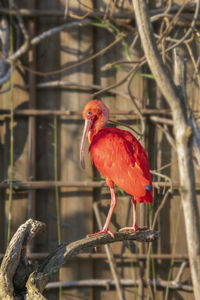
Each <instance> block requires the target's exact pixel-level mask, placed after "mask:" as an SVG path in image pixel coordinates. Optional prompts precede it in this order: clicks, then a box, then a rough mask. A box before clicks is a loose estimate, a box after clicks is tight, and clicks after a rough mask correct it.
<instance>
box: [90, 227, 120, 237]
mask: <svg viewBox="0 0 200 300" xmlns="http://www.w3.org/2000/svg"><path fill="white" fill-rule="evenodd" d="M104 233H108V234H109V235H110V236H111V237H112V238H113V239H114V234H113V233H112V232H111V231H110V230H108V228H105V229H102V230H101V231H99V232H95V233H91V234H87V237H91V236H95V235H99V234H104Z"/></svg>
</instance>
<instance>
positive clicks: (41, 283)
mask: <svg viewBox="0 0 200 300" xmlns="http://www.w3.org/2000/svg"><path fill="white" fill-rule="evenodd" d="M158 237H159V232H157V231H153V230H148V229H144V230H141V231H137V232H136V234H134V233H133V232H131V231H124V232H120V233H118V232H117V233H115V234H114V239H113V238H112V237H111V236H110V235H109V234H101V235H97V236H92V237H86V238H84V239H81V240H78V241H75V242H72V243H70V244H63V245H61V246H60V247H58V248H57V249H56V250H55V251H54V252H53V253H52V254H50V255H49V256H48V257H47V258H46V259H45V261H44V262H43V263H42V264H41V266H40V268H39V270H38V271H37V272H33V273H32V274H31V275H30V277H29V280H28V282H27V285H26V287H27V289H28V290H34V291H37V292H38V291H39V292H43V290H44V288H45V286H46V284H47V283H48V281H49V279H50V278H51V276H52V275H53V274H54V273H56V272H57V271H58V270H59V268H61V267H62V265H63V264H64V263H65V262H66V261H67V260H69V259H70V258H71V257H73V256H75V255H76V254H78V253H80V252H83V251H84V250H87V249H88V248H94V247H98V246H100V245H105V244H111V243H114V242H119V241H124V240H133V241H137V242H153V241H155V240H156V239H157V238H158ZM32 297H33V295H32Z"/></svg>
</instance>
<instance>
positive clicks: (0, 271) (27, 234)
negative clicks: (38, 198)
mask: <svg viewBox="0 0 200 300" xmlns="http://www.w3.org/2000/svg"><path fill="white" fill-rule="evenodd" d="M45 227H46V226H45V224H44V223H41V222H39V221H34V220H32V219H29V220H28V221H26V223H24V224H23V225H21V226H20V227H19V229H18V230H17V232H16V233H15V234H14V236H13V238H12V240H11V241H10V244H9V246H8V248H7V250H6V253H5V256H4V258H3V261H2V264H1V268H0V298H1V299H8V300H11V299H14V297H13V292H14V286H13V279H14V276H15V284H18V281H19V279H18V273H17V268H18V267H19V269H18V271H19V273H20V274H19V276H20V281H21V280H22V281H23V277H24V276H25V274H26V272H27V269H26V268H24V270H23V272H24V276H22V272H21V271H22V270H21V269H20V261H22V264H24V255H25V254H24V247H25V246H26V244H27V242H28V241H29V240H30V239H32V238H33V237H34V236H35V235H36V234H38V233H39V232H41V231H44V229H45ZM26 267H27V268H28V266H26ZM26 275H28V274H26ZM24 284H25V282H24Z"/></svg>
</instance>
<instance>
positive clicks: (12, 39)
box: [0, 0, 200, 300]
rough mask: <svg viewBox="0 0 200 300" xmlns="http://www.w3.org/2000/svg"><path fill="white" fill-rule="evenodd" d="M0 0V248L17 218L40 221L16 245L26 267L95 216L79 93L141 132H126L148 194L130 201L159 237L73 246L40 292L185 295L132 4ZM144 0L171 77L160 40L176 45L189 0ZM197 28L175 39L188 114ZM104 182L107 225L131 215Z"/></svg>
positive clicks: (180, 246) (173, 194) (162, 109)
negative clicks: (141, 150) (40, 226)
mask: <svg viewBox="0 0 200 300" xmlns="http://www.w3.org/2000/svg"><path fill="white" fill-rule="evenodd" d="M0 3H1V6H0V16H1V19H0V22H1V23H0V33H1V34H0V35H1V36H0V39H1V60H0V84H1V90H0V166H1V168H0V170H1V171H0V180H1V183H0V199H1V201H0V252H1V257H2V256H3V253H4V252H5V249H6V246H7V242H8V241H9V240H10V238H11V237H12V235H13V234H14V232H15V231H16V229H17V228H18V226H19V225H20V224H22V223H24V222H25V221H26V220H27V219H28V218H34V219H37V220H40V221H43V222H45V223H46V224H47V229H46V232H45V233H42V234H40V235H38V236H37V237H36V238H35V239H34V240H33V241H32V242H31V244H30V245H29V248H28V256H29V258H30V260H31V262H32V263H33V264H35V265H38V264H40V263H41V261H42V260H43V259H44V257H46V256H47V255H48V253H50V252H51V251H52V250H53V249H55V248H56V247H57V245H58V244H60V243H66V242H70V241H75V240H78V239H81V238H84V237H85V236H86V235H87V234H89V233H93V232H95V231H97V230H98V229H99V223H102V224H104V221H105V218H106V215H107V212H108V208H109V204H110V192H109V189H108V188H107V187H106V185H105V182H104V179H103V178H102V177H101V175H100V174H99V173H98V172H97V171H96V170H95V168H93V166H92V164H91V161H90V157H89V154H88V153H87V150H86V153H85V155H86V170H82V169H81V166H80V162H79V149H80V142H81V136H82V131H83V119H82V115H81V112H82V110H83V107H84V105H85V104H86V103H87V102H88V101H89V100H91V99H101V100H102V101H103V102H104V103H105V104H106V105H107V106H108V107H109V109H110V120H111V121H115V122H120V123H122V124H121V125H119V124H118V125H116V124H114V125H113V124H112V126H117V127H119V128H122V129H126V130H131V129H130V128H127V127H126V126H129V127H132V128H134V129H135V130H137V132H138V133H141V134H139V135H136V134H135V135H136V137H137V138H139V139H140V142H141V143H142V144H143V146H144V147H145V149H146V151H147V153H148V156H149V163H150V169H151V170H152V179H153V184H154V202H153V204H152V205H147V204H139V205H137V218H138V225H140V226H147V227H151V226H152V225H153V227H154V228H155V229H156V230H159V231H160V233H161V234H160V238H159V239H158V240H157V241H156V242H154V243H153V244H152V245H149V244H145V243H141V244H140V243H134V242H124V243H121V242H120V243H115V244H113V245H111V246H109V247H107V249H105V247H100V248H98V249H94V250H91V251H90V252H89V253H88V252H87V253H82V254H78V255H77V256H76V257H74V258H73V259H72V260H71V261H69V262H67V264H66V265H64V266H63V268H62V269H61V271H60V273H59V274H57V275H55V276H54V278H52V282H54V283H56V284H55V285H52V284H51V283H49V284H48V285H47V287H46V290H45V293H44V296H45V297H46V298H47V299H52V300H54V299H63V300H65V299H85V300H92V299H95V300H100V299H105V300H106V299H111V300H112V299H121V300H122V299H124V300H125V299H126V300H130V299H140V300H144V299H151V298H152V299H157V300H161V299H164V300H167V299H171V300H172V299H174V300H183V299H184V300H192V299H194V297H193V291H192V284H191V274H190V268H189V265H188V253H187V246H186V237H185V224H184V217H183V211H182V205H181V200H180V195H179V187H180V186H179V176H178V161H177V153H176V148H175V143H174V138H173V121H172V118H171V113H170V110H169V108H168V106H167V104H166V102H165V100H164V99H163V97H162V95H161V94H160V91H159V89H158V88H157V86H156V82H155V80H154V77H153V75H152V74H151V72H150V70H149V68H148V65H147V63H146V61H145V58H144V56H143V50H142V48H141V44H140V39H139V36H138V32H137V28H136V24H135V17H134V11H133V5H132V1H128V0H126V1H123V0H119V1H117V0H105V1H104V0H99V1H97V0H93V1H92V0H82V1H78V0H77V1H72V0H71V1H70V0H57V1H54V0H46V1H37V0H29V1H23V0H20V1H17V0H16V1H15V3H14V1H11V2H9V1H7V0H2V1H0ZM14 4H16V7H13V5H14ZM148 5H149V9H150V15H151V18H152V22H153V29H154V33H155V38H156V39H157V43H158V48H159V50H160V53H161V56H162V59H163V61H164V63H165V64H166V66H167V67H168V68H169V70H170V72H171V74H172V77H173V55H172V50H170V51H168V50H166V49H168V48H169V47H171V46H174V47H176V46H175V44H176V43H177V41H179V40H180V39H181V38H182V37H184V35H185V33H187V31H188V30H189V28H190V26H191V22H192V20H193V17H194V13H195V8H196V6H195V3H194V2H192V1H183V0H179V1H164V0H163V1H162V0H157V1H151V0H150V1H148ZM199 25H200V22H199V19H198V20H197V24H196V27H195V28H193V30H192V32H191V33H190V35H189V36H188V37H187V39H185V40H183V42H182V43H181V44H180V45H179V46H178V50H179V53H180V55H181V56H182V57H183V58H184V59H185V63H186V67H187V74H186V76H187V85H186V92H187V97H188V101H189V104H190V106H191V108H192V109H193V111H194V114H195V117H196V118H197V120H199V119H198V118H199V116H200V89H199V87H200V74H199V68H200V59H199V53H200V37H199V32H198V30H199ZM166 29H167V30H166ZM163 33H164V35H163V36H162V34H163ZM160 37H162V39H160ZM6 58H9V59H10V65H8V64H7V63H6V61H5V59H6ZM198 124H199V123H198ZM108 126H111V123H109V124H108ZM132 133H133V132H132ZM198 172H199V171H197V170H196V175H197V176H196V193H197V197H198V201H199V199H200V196H199V192H200V181H199V174H198ZM116 191H117V197H118V204H117V207H116V209H115V213H114V215H113V217H112V224H111V226H110V229H111V231H112V232H115V231H117V230H118V229H119V228H121V227H123V226H126V225H130V224H131V223H132V209H131V201H130V196H129V195H126V194H125V192H124V191H123V190H120V189H118V188H117V187H116ZM94 208H95V209H94ZM110 256H111V258H109V257H110ZM59 280H60V281H61V282H62V283H63V286H62V285H60V284H59ZM180 283H181V284H180ZM61 286H62V288H61Z"/></svg>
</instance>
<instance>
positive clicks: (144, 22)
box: [132, 0, 200, 299]
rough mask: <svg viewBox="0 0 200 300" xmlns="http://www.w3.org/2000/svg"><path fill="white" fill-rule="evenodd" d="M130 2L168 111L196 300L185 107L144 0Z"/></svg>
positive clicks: (194, 216) (199, 287)
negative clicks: (158, 44) (154, 31)
mask: <svg viewBox="0 0 200 300" xmlns="http://www.w3.org/2000/svg"><path fill="white" fill-rule="evenodd" d="M132 2H133V6H134V10H135V17H136V20H137V25H138V30H139V33H140V38H141V41H142V44H143V48H144V52H145V54H146V59H147V61H148V64H149V67H150V68H151V71H152V74H153V75H154V77H155V80H156V82H157V84H158V86H159V88H160V90H161V92H162V94H163V96H164V97H165V99H166V101H167V102H168V104H169V106H170V108H171V111H172V117H173V121H174V135H175V140H176V147H177V153H178V161H179V175H180V184H181V189H180V192H181V199H182V204H183V211H184V217H185V225H186V236H187V245H188V252H189V257H190V266H191V273H192V280H193V286H194V294H195V298H196V299H200V298H199V297H200V244H199V235H200V228H199V227H200V226H199V216H198V208H197V201H196V194H195V181H194V170H193V163H192V155H191V152H192V151H191V144H192V143H191V137H192V128H191V125H190V123H189V120H188V116H187V107H186V103H185V99H184V97H183V93H182V92H181V91H180V88H179V87H178V86H181V83H180V82H179V83H178V82H177V83H176V84H177V86H176V85H175V83H174V82H173V81H172V79H171V75H170V74H169V73H168V71H167V69H166V67H165V66H164V64H163V62H162V60H161V57H160V54H159V51H158V49H157V46H156V43H155V40H154V37H153V31H152V26H151V23H150V19H149V16H148V11H147V5H146V1H145V0H133V1H132ZM199 3H200V2H199V0H198V1H196V5H197V8H196V10H198V9H199ZM195 17H196V14H195ZM193 24H195V20H194V22H192V25H193ZM178 63H179V61H178V60H176V61H175V65H176V68H175V73H176V71H177V66H178ZM182 89H184V87H182Z"/></svg>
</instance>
